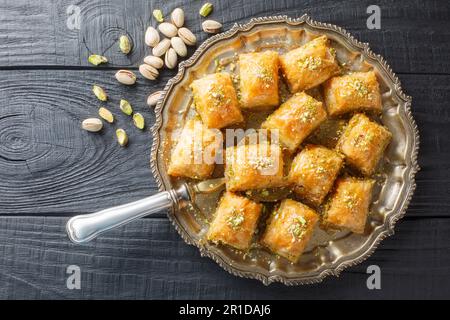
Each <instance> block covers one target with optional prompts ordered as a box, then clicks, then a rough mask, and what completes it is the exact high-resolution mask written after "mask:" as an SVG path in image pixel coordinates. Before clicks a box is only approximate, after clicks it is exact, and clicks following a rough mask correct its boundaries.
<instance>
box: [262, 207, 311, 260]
mask: <svg viewBox="0 0 450 320" xmlns="http://www.w3.org/2000/svg"><path fill="white" fill-rule="evenodd" d="M318 220H319V216H318V215H317V213H316V212H315V211H314V210H313V209H311V208H309V207H308V206H306V205H304V204H302V203H300V202H297V201H294V200H291V199H285V200H283V201H282V202H281V204H280V206H279V208H277V209H275V211H274V212H273V213H272V215H271V216H270V217H269V219H268V221H267V227H266V230H265V232H264V234H263V236H262V238H261V243H262V244H263V245H264V246H266V247H267V248H269V249H270V250H271V251H272V252H274V253H276V254H278V255H280V256H282V257H285V258H287V259H289V260H290V261H292V262H297V261H298V259H299V258H300V256H301V255H302V253H303V251H304V250H305V247H306V245H307V244H308V242H309V240H310V238H311V235H312V233H313V230H314V228H315V225H316V224H317V222H318Z"/></svg>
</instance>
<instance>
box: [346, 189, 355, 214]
mask: <svg viewBox="0 0 450 320" xmlns="http://www.w3.org/2000/svg"><path fill="white" fill-rule="evenodd" d="M343 202H344V204H345V206H346V207H347V208H349V209H350V210H351V209H353V208H354V207H355V206H356V204H357V200H356V199H355V197H354V196H352V195H351V194H350V193H348V192H345V193H344V196H343Z"/></svg>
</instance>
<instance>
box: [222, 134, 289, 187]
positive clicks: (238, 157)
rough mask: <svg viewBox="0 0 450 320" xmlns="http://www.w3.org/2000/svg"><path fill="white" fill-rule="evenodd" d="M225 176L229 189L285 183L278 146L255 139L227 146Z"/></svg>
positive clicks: (277, 185) (281, 154)
mask: <svg viewBox="0 0 450 320" xmlns="http://www.w3.org/2000/svg"><path fill="white" fill-rule="evenodd" d="M225 179H226V188H227V190H229V191H246V190H255V189H265V188H274V187H280V186H284V185H285V184H286V179H285V177H284V160H283V153H282V151H281V148H280V146H279V145H276V144H270V143H258V144H241V145H238V146H233V147H228V148H226V160H225Z"/></svg>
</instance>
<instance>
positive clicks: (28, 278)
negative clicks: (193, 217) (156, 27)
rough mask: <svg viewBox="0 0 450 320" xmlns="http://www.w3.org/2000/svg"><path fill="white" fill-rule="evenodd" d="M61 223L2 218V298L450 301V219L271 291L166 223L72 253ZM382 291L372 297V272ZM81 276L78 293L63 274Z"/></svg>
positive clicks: (144, 225) (403, 232)
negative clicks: (315, 279) (355, 261)
mask: <svg viewBox="0 0 450 320" xmlns="http://www.w3.org/2000/svg"><path fill="white" fill-rule="evenodd" d="M65 221H66V219H64V218H48V217H47V218H44V217H40V218H28V217H9V218H8V217H2V218H0V283H1V284H2V285H1V286H0V298H2V299H3V298H40V299H44V298H86V299H88V298H95V299H104V298H123V299H144V298H153V299H156V298H164V299H212V298H216V299H239V298H245V299H269V298H273V299H314V298H321V299H343V298H357V299H358V298H359V299H360V298H381V297H382V298H385V299H394V298H448V297H450V289H449V288H450V280H449V278H448V274H449V272H450V246H449V243H450V220H449V219H431V220H430V219H428V220H417V221H403V222H400V223H399V225H398V228H397V233H396V234H395V235H394V236H393V237H391V238H388V239H386V240H385V241H383V242H382V244H381V246H380V247H379V248H378V250H377V251H376V252H375V253H374V255H373V256H372V257H371V258H369V259H368V260H367V261H365V262H364V263H362V264H360V265H358V266H355V267H352V268H350V269H347V271H344V273H342V274H341V276H340V277H339V278H334V277H331V278H328V279H326V280H325V281H324V282H323V283H322V284H318V285H310V286H302V287H285V286H283V285H279V284H274V285H270V286H268V287H265V286H264V285H262V284H261V283H259V282H257V281H255V280H249V279H241V278H237V277H235V276H232V275H230V274H228V273H227V272H225V271H223V270H222V269H221V268H220V267H219V266H217V265H216V264H215V263H214V262H213V261H212V260H210V259H208V258H201V257H200V255H199V253H198V251H197V249H196V248H195V247H192V246H188V245H186V244H185V243H184V242H183V241H182V240H181V239H180V238H179V236H178V234H176V232H175V231H174V229H173V227H172V226H171V225H170V223H169V221H168V220H167V219H142V220H139V221H136V222H133V223H131V224H130V225H128V226H125V227H123V228H121V229H119V230H115V231H112V232H111V233H109V234H108V235H106V236H102V237H100V238H99V239H97V240H95V241H94V242H92V243H90V244H88V245H86V246H74V245H72V244H71V243H70V242H69V241H68V240H67V238H66V236H65V233H64V222H65ZM373 264H376V265H378V266H379V267H380V268H381V287H382V289H381V290H379V291H377V290H373V291H371V290H368V289H367V287H366V280H367V277H368V275H367V273H366V270H367V267H368V266H369V265H373ZM69 265H77V266H79V267H80V268H81V290H68V289H67V287H66V279H67V274H66V269H67V267H68V266H69Z"/></svg>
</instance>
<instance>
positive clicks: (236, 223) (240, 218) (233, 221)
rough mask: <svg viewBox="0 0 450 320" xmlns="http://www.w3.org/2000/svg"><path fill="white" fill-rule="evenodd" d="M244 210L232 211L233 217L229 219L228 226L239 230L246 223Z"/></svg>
mask: <svg viewBox="0 0 450 320" xmlns="http://www.w3.org/2000/svg"><path fill="white" fill-rule="evenodd" d="M244 219H245V218H244V209H243V208H240V209H239V210H237V209H234V208H233V210H232V211H231V215H230V216H229V217H228V218H227V224H228V225H229V226H230V227H231V228H232V229H234V230H236V229H238V228H239V227H240V226H241V225H242V223H243V222H244Z"/></svg>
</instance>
